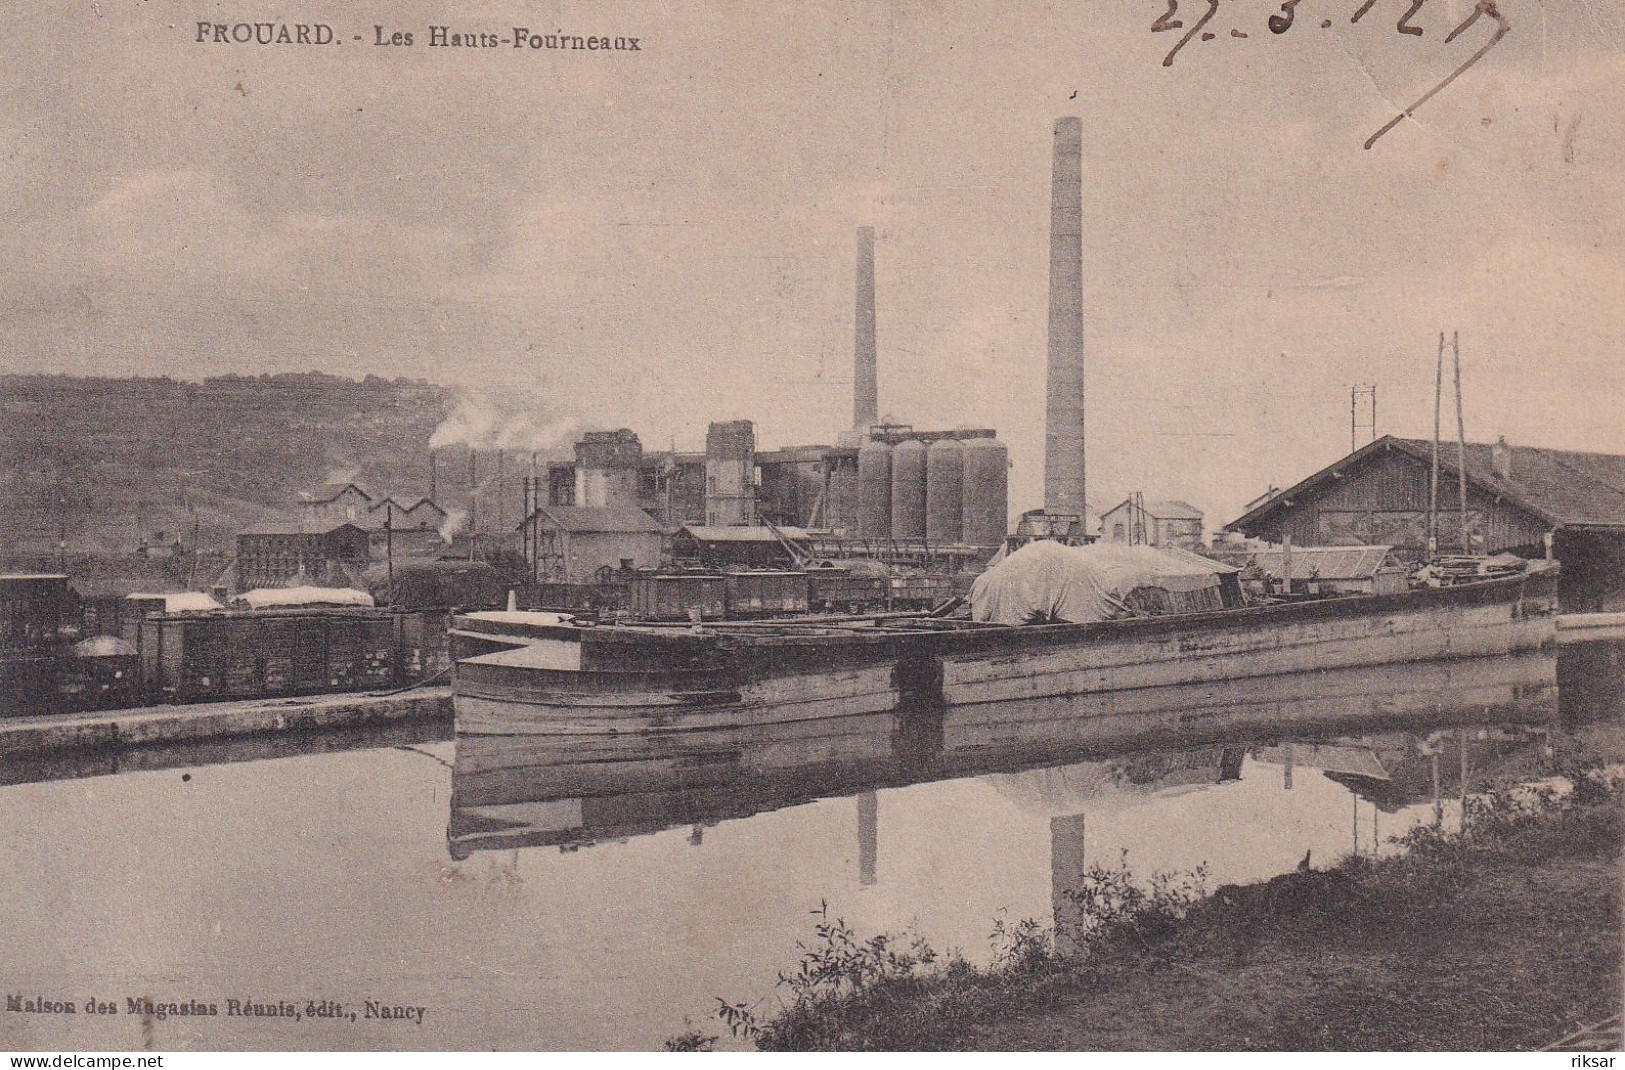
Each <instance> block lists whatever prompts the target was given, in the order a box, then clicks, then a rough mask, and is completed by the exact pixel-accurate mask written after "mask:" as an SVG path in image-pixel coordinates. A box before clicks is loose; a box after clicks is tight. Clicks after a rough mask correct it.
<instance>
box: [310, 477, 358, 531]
mask: <svg viewBox="0 0 1625 1070" xmlns="http://www.w3.org/2000/svg"><path fill="white" fill-rule="evenodd" d="M373 503H374V498H373V496H372V495H371V494H368V493H367V492H366V491H364V490H362V489H361V488H360V487H359V486H357V485H356V484H354V483H324V484H322V485H321V486H319V487H316V488H315V489H314V490H310V491H305V492H303V493H301V494H300V495H299V519H300V525H301V527H302V528H303V529H304V530H306V531H329V530H332V528H333V527H334V526H335V525H338V524H355V525H356V526H358V527H360V526H362V525H364V524H366V523H367V511H368V510H369V509H371V508H372V506H373Z"/></svg>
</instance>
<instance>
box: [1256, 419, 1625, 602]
mask: <svg viewBox="0 0 1625 1070" xmlns="http://www.w3.org/2000/svg"><path fill="white" fill-rule="evenodd" d="M1458 454H1460V458H1459V459H1458ZM1432 466H1433V443H1432V442H1430V441H1428V440H1426V439H1407V438H1396V437H1394V436H1392V435H1384V436H1383V437H1382V438H1379V439H1377V440H1376V441H1374V442H1372V443H1371V444H1369V445H1367V446H1365V447H1364V448H1362V449H1359V450H1356V451H1355V452H1353V453H1351V454H1349V455H1348V456H1346V457H1344V458H1342V459H1341V460H1338V461H1336V462H1334V463H1332V464H1330V465H1327V466H1326V467H1325V468H1322V469H1321V470H1320V471H1318V472H1315V473H1314V474H1313V475H1310V476H1309V477H1308V478H1306V479H1304V480H1302V481H1300V482H1298V483H1296V484H1294V485H1293V486H1291V487H1288V488H1287V489H1286V490H1283V491H1279V492H1276V493H1275V494H1272V495H1270V496H1268V497H1267V498H1265V499H1264V500H1262V501H1260V502H1258V503H1256V504H1254V505H1253V506H1252V507H1251V508H1250V509H1248V511H1247V512H1246V513H1245V514H1244V515H1242V516H1240V517H1238V518H1237V519H1236V520H1234V521H1232V522H1231V523H1229V524H1228V525H1226V530H1229V531H1239V532H1242V533H1244V534H1246V535H1249V536H1252V537H1254V538H1260V539H1266V540H1268V541H1270V542H1274V543H1279V542H1281V541H1282V540H1283V539H1287V538H1290V539H1291V540H1292V543H1293V544H1294V545H1295V546H1351V545H1361V544H1381V545H1386V546H1392V547H1393V549H1394V553H1395V554H1396V555H1397V556H1399V557H1401V558H1403V559H1406V560H1410V561H1417V560H1421V559H1423V558H1424V557H1426V556H1427V554H1428V551H1429V547H1428V540H1429V527H1430V525H1429V515H1430V510H1429V498H1430V494H1431V489H1430V485H1431V483H1432ZM1463 474H1465V476H1466V486H1467V494H1466V501H1465V502H1463V501H1462V498H1461V494H1460V489H1459V488H1460V485H1461V476H1462V475H1463ZM1433 515H1434V516H1435V518H1436V530H1437V549H1438V550H1439V551H1440V552H1444V553H1455V552H1462V551H1466V552H1470V553H1475V554H1496V553H1503V552H1510V553H1514V554H1517V555H1519V556H1522V557H1542V556H1545V555H1546V554H1547V553H1550V554H1551V555H1552V556H1553V557H1555V558H1556V559H1557V560H1558V561H1559V562H1561V564H1562V567H1563V578H1562V581H1561V587H1560V592H1561V594H1560V597H1561V600H1562V604H1563V608H1564V610H1565V611H1567V612H1601V611H1618V610H1625V456H1619V455H1616V454H1604V453H1581V452H1576V451H1572V450H1552V449H1543V448H1537V447H1533V446H1512V445H1508V444H1507V442H1506V440H1505V439H1502V440H1501V441H1499V442H1496V443H1493V444H1485V443H1468V444H1467V447H1466V450H1465V451H1464V453H1463V452H1461V451H1458V448H1457V446H1456V444H1455V443H1444V444H1442V445H1441V446H1440V448H1439V479H1438V489H1437V507H1436V510H1435V511H1434V513H1433Z"/></svg>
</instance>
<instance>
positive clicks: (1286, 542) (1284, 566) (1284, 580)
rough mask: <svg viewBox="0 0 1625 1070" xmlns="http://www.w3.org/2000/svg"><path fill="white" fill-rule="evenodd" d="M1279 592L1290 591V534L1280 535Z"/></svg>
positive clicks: (1286, 592)
mask: <svg viewBox="0 0 1625 1070" xmlns="http://www.w3.org/2000/svg"><path fill="white" fill-rule="evenodd" d="M1281 593H1282V594H1288V595H1289V594H1291V593H1292V536H1290V535H1286V534H1283V535H1282V536H1281Z"/></svg>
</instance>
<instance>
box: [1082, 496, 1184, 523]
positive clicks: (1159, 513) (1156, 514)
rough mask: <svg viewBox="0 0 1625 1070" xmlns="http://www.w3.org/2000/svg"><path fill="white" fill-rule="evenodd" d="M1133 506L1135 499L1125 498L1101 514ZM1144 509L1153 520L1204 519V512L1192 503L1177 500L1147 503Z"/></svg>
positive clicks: (1105, 514)
mask: <svg viewBox="0 0 1625 1070" xmlns="http://www.w3.org/2000/svg"><path fill="white" fill-rule="evenodd" d="M1133 505H1134V499H1133V498H1124V499H1123V500H1122V501H1120V502H1118V503H1117V504H1116V505H1114V506H1112V507H1111V508H1110V509H1108V510H1106V512H1105V513H1103V514H1101V515H1103V516H1110V515H1111V514H1113V513H1115V512H1117V511H1118V510H1119V509H1123V508H1132V507H1133ZM1144 508H1145V515H1146V516H1148V517H1151V518H1152V519H1153V520H1201V519H1202V510H1200V509H1198V508H1196V506H1194V505H1192V504H1191V503H1190V502H1182V501H1179V500H1177V499H1165V500H1161V501H1154V502H1146V503H1145V506H1144Z"/></svg>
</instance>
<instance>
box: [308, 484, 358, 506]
mask: <svg viewBox="0 0 1625 1070" xmlns="http://www.w3.org/2000/svg"><path fill="white" fill-rule="evenodd" d="M347 490H353V491H355V492H356V493H357V494H359V495H361V497H362V498H364V499H365V500H367V501H369V502H370V501H372V495H371V494H368V493H367V492H366V491H364V490H362V489H361V488H360V487H358V486H356V485H355V484H354V483H324V484H322V485H321V486H319V487H317V488H316V489H315V490H309V491H303V492H301V493H300V495H299V500H300V502H301V503H303V504H305V505H323V504H326V503H327V502H331V501H335V500H337V499H338V497H339V496H340V495H342V494H343V493H344V492H345V491H347Z"/></svg>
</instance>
